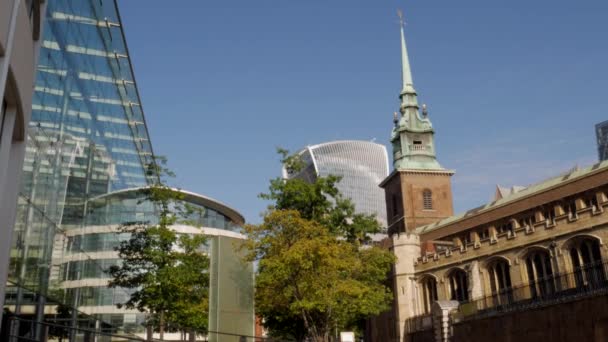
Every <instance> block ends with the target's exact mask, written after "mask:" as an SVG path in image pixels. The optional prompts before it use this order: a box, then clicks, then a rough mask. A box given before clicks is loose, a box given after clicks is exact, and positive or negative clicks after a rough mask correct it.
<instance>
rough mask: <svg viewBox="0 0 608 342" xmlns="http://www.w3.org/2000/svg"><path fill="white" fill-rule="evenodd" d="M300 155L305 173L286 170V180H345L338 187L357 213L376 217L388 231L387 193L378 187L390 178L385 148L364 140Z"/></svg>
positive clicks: (327, 145) (313, 148)
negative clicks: (333, 176) (338, 178)
mask: <svg viewBox="0 0 608 342" xmlns="http://www.w3.org/2000/svg"><path fill="white" fill-rule="evenodd" d="M298 153H299V154H300V156H301V158H302V160H303V161H304V162H305V167H304V169H302V171H300V172H298V173H296V174H289V173H288V172H287V170H286V169H285V168H283V177H284V178H301V179H304V180H306V181H314V179H316V177H318V176H322V177H324V176H328V175H336V176H341V177H342V180H341V181H340V182H339V183H338V185H337V187H338V189H339V190H340V192H341V193H342V195H344V196H345V197H348V198H350V199H351V201H352V202H353V203H354V205H355V210H356V211H357V212H360V213H364V214H373V215H376V216H377V218H378V221H379V222H380V224H381V225H382V227H386V204H385V199H384V190H382V189H381V188H380V187H379V186H378V185H379V184H380V182H382V181H383V180H384V179H385V178H386V177H387V176H388V154H387V152H386V147H385V146H384V145H381V144H377V143H374V142H371V141H360V140H343V141H331V142H326V143H322V144H318V145H313V146H307V147H306V148H304V149H302V150H300V151H299V152H298Z"/></svg>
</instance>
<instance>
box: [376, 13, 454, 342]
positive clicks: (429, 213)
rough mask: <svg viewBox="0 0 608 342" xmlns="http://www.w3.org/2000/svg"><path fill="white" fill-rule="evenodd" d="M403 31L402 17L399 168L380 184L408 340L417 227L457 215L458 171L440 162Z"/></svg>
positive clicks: (399, 329) (398, 319) (400, 329)
mask: <svg viewBox="0 0 608 342" xmlns="http://www.w3.org/2000/svg"><path fill="white" fill-rule="evenodd" d="M403 31H404V29H403V21H402V22H401V60H402V81H403V88H402V90H401V94H400V95H399V98H400V99H401V106H400V112H401V116H400V117H399V115H398V114H397V113H395V117H394V124H395V126H394V128H393V131H392V134H391V143H392V146H393V159H394V161H393V166H394V170H393V172H392V173H391V174H390V175H389V176H388V177H387V178H386V179H385V180H384V181H383V182H382V183H381V184H380V186H381V187H382V188H384V190H385V198H386V209H387V219H388V232H389V236H390V238H389V239H390V242H389V243H390V246H391V249H392V251H393V253H395V256H396V257H397V261H396V263H395V268H394V274H393V275H394V282H393V293H394V295H395V302H394V311H393V312H394V317H393V320H394V322H395V325H396V334H395V335H396V336H395V337H396V340H397V341H403V340H404V338H405V331H404V327H405V326H406V322H407V319H408V318H410V317H413V316H414V312H415V311H414V306H415V301H416V282H415V279H414V275H415V270H414V261H415V260H416V259H417V258H418V257H419V256H420V251H421V246H420V237H419V236H418V235H417V234H415V233H414V229H415V228H416V227H419V226H422V225H426V224H429V223H433V222H436V221H438V220H440V219H443V218H446V217H449V216H452V215H453V206H452V188H451V181H450V178H451V176H452V175H453V174H454V172H453V171H451V170H446V169H444V168H443V167H441V165H440V164H439V162H437V158H436V155H435V141H434V133H435V132H434V130H433V126H432V124H431V121H430V119H429V118H428V113H427V110H426V107H425V106H423V107H422V113H420V112H419V107H418V99H417V94H416V90H415V89H414V82H413V80H412V73H411V70H410V63H409V58H408V54H407V48H406V45H405V35H404V32H403ZM430 246H432V245H430Z"/></svg>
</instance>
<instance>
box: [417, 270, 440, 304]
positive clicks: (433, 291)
mask: <svg viewBox="0 0 608 342" xmlns="http://www.w3.org/2000/svg"><path fill="white" fill-rule="evenodd" d="M420 285H422V301H423V303H422V308H423V310H424V313H430V312H431V307H432V306H433V303H435V302H436V301H437V280H435V278H433V277H431V276H426V277H424V278H423V279H422V280H421V281H420Z"/></svg>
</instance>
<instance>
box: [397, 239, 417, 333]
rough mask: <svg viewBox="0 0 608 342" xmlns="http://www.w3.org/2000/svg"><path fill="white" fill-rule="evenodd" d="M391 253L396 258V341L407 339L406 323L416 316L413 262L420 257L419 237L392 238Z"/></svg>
mask: <svg viewBox="0 0 608 342" xmlns="http://www.w3.org/2000/svg"><path fill="white" fill-rule="evenodd" d="M392 251H393V253H394V254H395V256H396V257H397V261H395V268H394V275H393V276H394V284H395V293H394V295H395V321H396V324H397V337H398V341H404V340H405V338H406V337H407V331H405V327H406V322H407V320H408V319H409V318H412V317H414V315H415V314H416V311H415V308H416V301H417V298H416V295H415V293H416V292H415V291H416V280H415V279H414V276H415V270H414V262H415V261H416V260H417V259H418V257H419V256H420V237H419V236H418V235H417V234H414V233H412V232H407V233H401V234H395V235H393V236H392Z"/></svg>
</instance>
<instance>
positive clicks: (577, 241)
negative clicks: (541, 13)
mask: <svg viewBox="0 0 608 342" xmlns="http://www.w3.org/2000/svg"><path fill="white" fill-rule="evenodd" d="M401 48H402V62H403V63H402V64H403V90H402V91H401V94H400V99H401V107H400V112H401V116H400V117H399V116H398V115H397V113H395V120H394V122H395V126H394V128H393V132H392V136H391V142H392V146H393V153H394V171H393V172H392V173H391V174H390V175H389V176H388V177H387V179H386V180H384V182H383V183H382V184H381V186H382V187H383V188H384V189H385V195H386V206H387V218H388V225H389V234H390V237H389V238H388V239H387V240H385V241H384V243H385V245H386V246H387V247H388V248H390V249H392V250H393V251H394V253H395V255H396V256H397V259H398V260H397V262H396V264H395V267H394V270H393V279H392V286H393V290H394V296H395V297H394V307H393V310H392V311H391V312H387V313H385V314H383V315H381V316H380V317H378V318H377V319H375V320H373V321H371V322H370V323H369V326H368V328H369V329H368V330H369V331H370V332H371V333H370V334H369V336H368V337H369V339H370V340H374V341H412V340H416V341H419V340H420V341H448V340H450V336H452V335H453V334H454V330H453V329H452V330H449V331H448V329H446V327H448V326H449V325H450V324H455V323H458V322H463V321H464V322H466V320H467V319H469V318H470V317H481V316H483V315H486V316H488V315H490V313H491V314H496V312H497V311H499V309H500V310H502V311H501V312H502V313H504V312H508V311H509V310H511V311H513V310H524V311H526V310H529V308H530V307H532V306H534V307H540V306H542V305H543V303H548V302H549V301H552V302H551V303H553V304H555V301H556V300H557V299H556V298H559V301H561V303H563V302H564V301H567V300H571V298H581V295H583V294H584V295H587V296H589V295H590V294H593V293H596V292H597V291H599V290H601V289H605V288H608V286H607V285H606V283H607V281H606V280H607V279H608V278H607V276H606V268H605V264H604V262H603V260H604V259H605V258H606V255H608V250H607V249H606V245H605V244H604V241H606V239H608V229H606V228H607V227H608V213H607V212H606V210H605V209H604V208H605V207H608V162H601V163H598V164H596V165H593V166H591V167H587V168H583V169H578V168H577V169H573V170H570V171H568V172H566V173H563V174H561V175H559V176H556V177H553V178H550V179H548V180H545V181H543V182H540V183H538V184H534V185H531V186H528V187H514V188H512V189H510V190H509V191H505V189H502V188H499V189H497V192H496V196H495V200H494V201H492V202H490V203H487V204H486V205H483V206H481V207H478V208H474V209H471V210H468V211H466V212H465V213H462V214H459V215H454V213H453V205H452V192H451V183H450V177H451V176H452V175H453V174H454V172H453V171H450V170H447V169H444V168H443V167H441V166H440V164H439V163H438V162H437V159H436V155H435V143H434V130H433V127H432V124H431V122H430V119H429V118H428V115H427V113H426V109H425V107H424V106H423V108H422V111H421V112H420V111H419V107H418V102H417V94H416V91H415V89H414V84H413V81H412V76H411V72H410V65H409V61H408V55H407V49H406V45H405V38H404V33H403V27H401ZM602 293H604V292H602ZM574 296H576V297H574ZM568 298H570V299H568ZM523 304H525V305H528V306H524V305H523ZM446 308H447V309H446ZM431 313H433V315H431ZM448 313H449V315H447V314H448ZM553 323H556V324H558V323H557V321H555V322H553ZM454 327H455V328H456V330H458V329H460V328H459V327H462V324H461V325H460V326H459V325H455V326H454ZM469 328H470V327H469ZM424 333H426V335H424ZM510 333H511V332H507V333H505V334H510ZM547 334H548V333H547ZM541 335H544V334H543V333H542V332H541ZM513 336H515V335H513ZM546 336H548V335H546ZM595 336H596V337H597V336H598V335H597V334H596V335H595ZM602 336H603V335H602ZM414 337H416V338H414ZM467 340H470V339H467ZM524 340H525V339H524ZM600 340H601V339H600ZM471 341H473V340H471Z"/></svg>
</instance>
